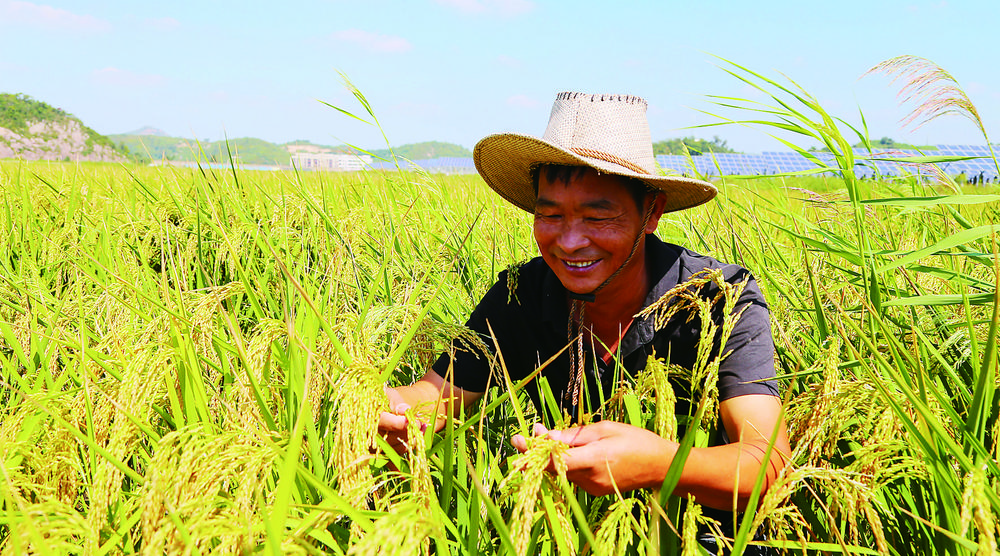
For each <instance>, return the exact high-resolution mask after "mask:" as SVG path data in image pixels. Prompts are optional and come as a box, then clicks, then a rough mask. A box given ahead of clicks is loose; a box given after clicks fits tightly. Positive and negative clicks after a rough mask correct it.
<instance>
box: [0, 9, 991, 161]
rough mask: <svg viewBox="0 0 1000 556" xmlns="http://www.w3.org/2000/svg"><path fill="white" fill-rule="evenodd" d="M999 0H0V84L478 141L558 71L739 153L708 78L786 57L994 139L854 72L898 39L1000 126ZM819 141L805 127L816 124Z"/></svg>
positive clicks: (819, 85)
mask: <svg viewBox="0 0 1000 556" xmlns="http://www.w3.org/2000/svg"><path fill="white" fill-rule="evenodd" d="M998 37H1000V2H997V1H996V0H982V1H965V2H959V1H955V0H952V1H950V2H949V1H942V0H930V1H923V0H906V1H892V0H889V1H875V0H867V1H854V0H842V1H839V2H822V3H820V2H810V1H805V0H800V1H796V2H779V1H774V2H737V1H713V0H702V1H700V2H628V3H627V2H620V3H612V2H608V1H607V0H605V1H590V0H576V1H572V2H557V1H544V0H409V1H389V0H372V1H368V2H358V1H351V2H347V1H340V0H327V1H313V2H301V1H294V0H289V1H285V2H281V3H279V2H268V3H260V2H255V1H240V2H235V1H230V0H203V1H199V2H192V1H185V0H180V1H172V2H134V1H133V2H125V1H121V0H93V1H87V2H83V1H78V2H75V1H60V0H31V1H27V0H0V92H17V93H26V94H28V95H31V96H32V97H34V98H36V99H39V100H43V101H45V102H48V103H49V104H52V105H54V106H58V107H60V108H62V109H64V110H66V111H68V112H70V113H72V114H74V115H76V116H78V117H79V118H81V119H82V120H83V121H84V123H86V124H87V125H89V126H90V127H92V128H94V129H96V130H97V131H99V132H101V133H106V134H110V133H123V132H127V131H131V130H134V129H136V128H139V127H141V126H145V125H151V126H154V127H157V128H160V129H163V130H164V131H166V132H168V133H169V134H171V135H175V136H184V137H197V138H200V139H207V140H215V139H220V138H222V137H223V136H229V137H231V138H235V137H246V136H251V137H260V138H262V139H266V140H269V141H273V142H278V143H281V142H287V141H292V140H296V139H306V140H310V141H313V142H316V143H322V144H339V143H342V142H350V143H353V144H357V145H360V146H363V147H366V148H378V147H380V146H384V144H385V143H384V141H383V139H382V138H381V135H380V133H379V132H378V130H377V129H375V128H374V127H372V126H368V125H364V124H361V123H358V122H356V121H354V120H351V119H350V118H348V117H346V116H343V115H342V114H340V113H338V112H337V111H335V110H333V109H331V108H329V107H326V106H324V105H323V104H321V103H320V102H319V100H323V101H326V102H329V103H331V104H335V105H338V106H341V107H343V108H345V109H348V110H352V111H361V110H362V109H361V107H360V106H359V105H358V104H357V103H356V102H355V101H354V100H353V98H352V96H351V95H350V93H349V92H348V91H347V90H346V89H345V87H344V85H343V82H342V80H341V77H340V74H339V73H338V72H343V73H344V74H345V75H347V76H348V77H349V78H350V79H351V81H353V82H354V84H355V85H357V86H358V87H359V89H360V90H361V91H362V92H363V93H364V94H365V95H366V97H367V98H368V100H369V101H370V103H371V105H372V107H373V108H374V110H375V112H376V115H377V116H378V118H379V121H380V122H381V124H382V126H383V128H384V130H385V133H386V135H387V136H388V139H389V142H390V143H391V144H393V145H400V144H404V143H412V142H418V141H430V140H439V141H448V142H452V143H458V144H460V145H463V146H465V147H469V148H471V147H472V146H473V145H474V144H475V142H476V141H477V140H478V139H480V138H481V137H483V136H485V135H487V134H490V133H495V132H500V131H515V132H521V133H528V134H534V135H540V134H541V133H542V132H543V131H544V128H545V124H546V122H547V120H548V113H549V109H550V107H551V103H552V100H553V98H554V97H555V94H556V93H557V92H559V91H563V90H579V91H585V92H600V93H628V94H636V95H639V96H642V97H644V98H646V99H647V101H648V102H649V112H648V115H649V120H650V126H651V130H652V134H653V138H654V140H658V139H665V138H670V137H679V136H682V135H692V134H693V135H696V136H699V137H705V138H710V137H711V136H712V135H719V136H720V137H722V138H724V139H726V140H727V141H728V142H729V144H730V146H733V147H736V148H738V149H740V150H743V151H746V152H760V151H761V150H774V149H782V148H783V147H781V146H780V145H779V144H778V143H776V142H775V141H774V140H772V139H769V138H768V137H767V136H766V135H765V134H764V132H763V131H762V130H760V129H745V128H742V127H738V126H727V127H722V128H710V129H695V130H686V129H682V128H684V127H686V126H692V125H698V124H704V123H709V122H712V121H716V120H714V119H713V118H711V117H709V116H706V115H704V114H701V113H700V112H699V111H698V110H713V107H712V105H711V104H709V102H708V100H707V98H706V97H707V95H721V96H750V97H752V98H755V97H753V94H754V93H753V91H751V90H749V89H748V88H747V87H746V86H744V85H743V84H742V83H740V82H739V81H737V80H736V79H734V78H733V77H731V76H729V75H727V74H726V73H725V72H724V71H722V70H721V69H720V68H719V67H718V64H719V62H718V61H717V60H716V59H715V58H713V56H712V55H713V54H714V55H717V56H721V57H723V58H727V59H730V60H732V61H734V62H738V63H740V64H742V65H745V66H747V67H749V68H752V69H754V70H756V71H759V72H762V73H765V74H767V75H769V76H774V77H777V76H778V75H779V74H778V72H781V73H783V74H785V75H787V76H789V77H791V78H792V79H794V80H795V81H796V82H798V83H799V84H800V85H802V86H803V87H804V88H805V89H806V90H808V91H809V92H810V93H812V94H813V95H814V96H815V97H816V98H817V99H818V100H819V101H820V103H821V104H822V105H824V106H825V107H826V109H827V110H829V111H830V112H831V113H833V114H834V115H837V116H841V117H843V118H844V119H846V120H848V121H849V122H852V123H859V121H860V120H859V117H858V108H859V107H860V108H861V109H862V110H863V112H864V114H865V118H866V119H867V122H868V127H869V129H870V132H871V135H872V136H873V137H875V138H878V137H881V136H884V135H888V136H891V137H893V138H896V139H897V140H905V141H909V142H915V143H977V144H981V143H983V139H982V136H981V135H980V134H979V132H978V130H977V129H976V128H975V127H974V126H973V125H972V124H971V123H969V122H968V121H967V120H964V119H962V118H957V117H950V118H945V119H942V120H938V121H937V122H933V123H931V124H928V125H926V126H924V127H922V128H920V129H919V130H916V131H909V128H906V129H903V128H901V127H900V123H899V120H900V119H901V118H903V117H904V116H905V115H906V112H907V111H906V108H905V107H900V106H898V104H897V98H896V92H897V90H898V84H897V85H893V84H892V83H891V81H890V79H889V78H887V77H885V76H869V77H865V78H863V79H859V78H860V77H861V76H862V74H864V73H865V71H866V70H868V69H869V68H870V67H872V66H873V65H875V64H877V63H878V62H880V61H882V60H885V59H888V58H891V57H893V56H898V55H903V54H912V55H917V56H922V57H925V58H928V59H930V60H932V61H934V62H936V63H937V64H939V65H941V66H942V67H943V68H945V69H946V70H948V71H949V72H951V74H952V75H953V76H954V77H955V78H956V79H957V80H958V81H959V83H960V84H961V85H962V86H963V87H964V88H965V90H966V91H967V93H968V94H969V96H970V97H971V99H972V101H973V102H974V103H975V104H976V105H977V106H978V108H979V111H980V114H981V116H982V117H983V119H984V121H985V123H986V127H987V130H988V131H991V132H992V133H993V134H995V135H996V137H994V140H995V141H996V140H997V138H1000V125H998V124H1000V72H997V71H996V68H997V67H998V62H997V47H996V44H997V40H998ZM805 144H809V143H805Z"/></svg>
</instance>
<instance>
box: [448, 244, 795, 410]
mask: <svg viewBox="0 0 1000 556" xmlns="http://www.w3.org/2000/svg"><path fill="white" fill-rule="evenodd" d="M646 264H647V265H648V268H649V269H650V272H651V276H652V277H653V280H654V284H655V286H654V287H653V289H652V291H650V293H649V295H647V297H646V300H645V301H644V303H643V307H647V306H649V305H650V304H651V303H653V302H655V301H657V300H658V299H660V297H661V296H662V295H663V294H664V293H666V292H667V291H668V290H670V289H671V288H673V287H674V286H676V285H678V284H680V283H682V282H685V281H687V280H688V279H690V278H691V277H692V275H694V274H696V273H698V272H700V271H702V270H705V269H721V270H722V274H723V277H724V278H725V280H726V281H727V282H729V283H733V284H736V283H738V282H742V281H743V280H748V283H747V285H746V287H745V289H744V290H743V293H742V295H741V296H740V298H739V300H738V301H737V304H736V307H735V311H739V310H740V309H742V308H744V307H746V309H745V311H744V312H743V315H742V316H741V318H740V319H739V321H738V322H737V323H736V325H735V327H734V329H733V331H732V333H731V335H730V337H729V339H728V341H727V342H726V346H725V351H727V352H730V354H729V356H728V357H726V358H725V359H724V360H723V361H722V363H721V365H720V367H719V380H718V389H719V399H720V400H726V399H729V398H733V397H736V396H743V395H747V394H770V395H774V396H777V395H778V389H777V385H776V383H775V381H774V380H773V377H774V343H773V340H772V338H771V327H770V322H769V317H768V310H767V304H766V303H765V302H764V298H763V296H762V295H761V293H760V289H759V288H758V287H757V283H756V281H755V280H754V279H753V277H752V276H750V274H749V272H748V271H747V270H746V269H744V268H742V267H740V266H737V265H731V264H724V263H721V262H719V261H717V260H715V259H713V258H711V257H707V256H705V255H700V254H698V253H695V252H693V251H690V250H688V249H685V248H683V247H680V246H677V245H672V244H669V243H664V242H662V241H660V240H659V238H657V237H656V236H654V235H647V236H646ZM508 272H509V271H504V272H501V273H500V276H499V278H498V280H497V283H496V284H494V285H493V287H492V288H490V290H489V291H488V292H487V293H486V295H485V296H484V297H483V299H482V300H481V301H480V302H479V305H478V306H477V307H476V309H475V310H474V311H473V312H472V315H471V316H470V317H469V320H468V322H467V323H466V326H468V327H469V328H470V329H471V330H473V331H475V332H476V333H478V334H479V335H480V337H481V338H482V339H483V341H484V342H485V343H486V345H487V346H488V347H489V349H491V350H492V351H493V353H494V354H499V356H500V357H502V358H503V361H504V364H505V366H506V369H507V372H508V373H509V374H510V378H511V380H512V381H514V382H517V381H518V380H519V379H521V378H524V377H525V376H527V375H528V374H530V373H531V372H532V371H534V370H535V368H537V367H538V366H539V365H540V364H541V363H544V362H545V361H547V360H548V359H549V358H550V357H552V356H553V355H554V354H556V353H558V352H559V351H560V350H562V349H563V348H564V347H565V346H566V344H567V343H568V342H569V340H568V338H567V321H568V318H569V301H568V297H567V292H566V289H565V288H564V287H563V286H562V284H561V283H560V282H559V279H558V278H557V277H556V276H555V274H554V273H553V272H552V270H551V269H550V268H549V267H548V265H547V264H546V263H545V261H544V260H542V258H541V257H538V258H535V259H533V260H531V261H529V262H527V263H525V264H523V265H521V266H520V268H519V269H518V270H517V276H516V285H515V291H514V292H511V291H510V290H509V289H508V283H509V280H508ZM717 291H718V289H717V288H716V287H714V286H712V287H708V288H705V289H703V290H702V291H700V294H701V295H702V296H703V297H706V298H708V299H711V298H712V297H714V295H715V293H716V292H717ZM720 305H721V304H720ZM716 308H717V309H718V310H717V311H713V320H715V321H716V322H721V319H722V315H721V311H722V309H721V306H718V307H716ZM487 323H489V325H490V326H487ZM490 328H492V331H493V335H494V336H495V338H496V343H495V344H494V342H493V339H492V337H491V335H490ZM700 334H701V323H700V320H699V319H698V317H697V316H695V317H694V318H692V319H690V320H687V319H686V318H679V317H675V318H673V319H672V320H671V321H669V322H668V323H667V324H666V325H665V326H664V327H662V328H661V329H659V330H656V329H654V326H653V319H652V318H651V317H637V318H636V319H635V320H634V321H633V322H632V324H631V326H629V328H628V330H627V331H626V333H625V335H624V336H623V338H622V340H621V343H620V346H619V349H620V351H619V354H618V357H619V359H618V361H619V362H620V364H621V365H622V367H623V368H624V370H626V371H627V372H629V373H632V374H633V375H634V374H635V373H636V372H638V371H640V370H642V369H644V368H645V366H646V362H647V360H648V358H649V356H650V355H652V354H653V353H654V352H655V354H656V356H657V357H658V358H662V359H665V360H666V359H668V358H669V362H670V363H674V364H678V365H680V366H682V367H685V368H688V369H690V368H691V367H692V366H693V365H694V364H695V358H696V354H697V346H698V341H699V337H700ZM718 347H719V346H718V341H716V346H715V349H714V351H715V352H716V353H718ZM588 351H589V350H588ZM585 358H586V360H587V367H586V373H587V378H588V385H589V387H591V388H595V387H596V383H597V382H598V381H600V383H601V385H602V388H603V389H604V393H605V396H607V395H608V394H609V393H610V392H609V390H610V386H611V383H612V378H613V375H614V372H613V370H614V368H615V367H614V363H613V362H612V364H610V365H609V364H606V363H604V361H603V360H602V359H601V358H600V357H593V355H592V354H589V353H588V354H587V355H586V356H585ZM451 359H452V358H451V356H450V355H449V354H448V353H445V354H443V355H441V357H439V358H438V360H437V362H435V364H434V366H433V370H434V372H435V373H437V374H438V375H440V376H442V377H448V373H449V366H450V364H451V362H452V361H451ZM569 365H570V362H569V355H568V350H567V351H566V352H563V353H562V354H561V355H560V356H559V357H558V358H557V359H556V360H555V361H553V362H552V363H550V364H549V366H548V367H546V368H545V369H544V370H543V375H544V376H545V377H546V379H547V380H548V382H549V386H550V388H551V390H552V393H553V395H554V396H556V399H557V400H559V399H561V397H562V394H563V392H564V391H565V389H566V387H567V384H568V379H569ZM595 365H596V367H597V368H596V370H595V369H594V367H595ZM490 367H491V366H490V362H489V358H487V357H483V356H482V355H480V354H476V353H473V352H470V351H461V350H457V351H456V352H455V355H454V368H453V373H454V376H453V378H452V382H453V384H455V386H458V387H459V388H462V389H464V390H469V391H472V392H483V391H485V390H486V388H487V385H488V384H491V385H500V386H502V385H503V379H502V377H499V376H494V378H493V380H492V381H490ZM496 368H499V365H497V366H496ZM536 382H537V381H532V382H531V383H530V384H529V385H528V387H527V389H528V393H529V394H530V395H531V397H532V400H533V401H534V402H535V406H536V408H538V409H539V410H541V407H542V406H541V405H540V403H539V392H538V389H537V387H535V386H534V385H535V384H536ZM676 388H677V386H676V385H675V389H676ZM591 391H593V390H591ZM678 398H682V395H681V393H678ZM679 401H680V400H679ZM593 405H596V404H593Z"/></svg>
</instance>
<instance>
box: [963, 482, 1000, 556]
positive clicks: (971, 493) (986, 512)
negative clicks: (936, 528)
mask: <svg viewBox="0 0 1000 556" xmlns="http://www.w3.org/2000/svg"><path fill="white" fill-rule="evenodd" d="M987 488H995V485H991V484H990V482H989V480H988V479H987V478H986V473H985V470H984V469H983V468H982V467H980V468H977V469H975V470H973V471H972V472H971V473H969V474H968V475H967V476H966V480H965V491H964V492H963V493H962V518H961V519H962V521H961V528H962V536H966V535H967V534H968V531H969V527H970V526H974V527H975V529H976V533H977V536H978V537H979V550H978V551H977V552H976V555H977V556H987V555H992V554H996V553H997V534H998V533H1000V525H998V524H997V520H996V519H995V517H994V515H993V510H992V507H991V505H990V502H989V500H988V499H986V496H985V493H984V490H985V489H987Z"/></svg>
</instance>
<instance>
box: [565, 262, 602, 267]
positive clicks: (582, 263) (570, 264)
mask: <svg viewBox="0 0 1000 556" xmlns="http://www.w3.org/2000/svg"><path fill="white" fill-rule="evenodd" d="M596 262H597V261H566V265H567V266H572V267H574V268H583V267H585V266H590V265H592V264H594V263H596Z"/></svg>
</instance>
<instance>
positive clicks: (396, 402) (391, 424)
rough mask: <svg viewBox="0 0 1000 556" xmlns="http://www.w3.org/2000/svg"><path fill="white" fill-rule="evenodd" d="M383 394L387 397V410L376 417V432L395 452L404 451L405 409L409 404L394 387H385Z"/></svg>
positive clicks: (408, 407)
mask: <svg viewBox="0 0 1000 556" xmlns="http://www.w3.org/2000/svg"><path fill="white" fill-rule="evenodd" d="M385 395H386V397H388V398H389V411H383V412H382V413H381V414H380V415H379V418H378V434H379V436H381V437H382V438H384V439H385V440H386V442H388V443H389V446H391V447H392V449H393V450H396V452H397V453H400V454H402V453H404V452H406V425H407V421H406V415H405V414H406V410H407V409H410V404H408V403H406V400H404V399H403V396H402V395H400V393H399V391H397V390H396V389H395V388H389V387H388V386H386V387H385Z"/></svg>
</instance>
